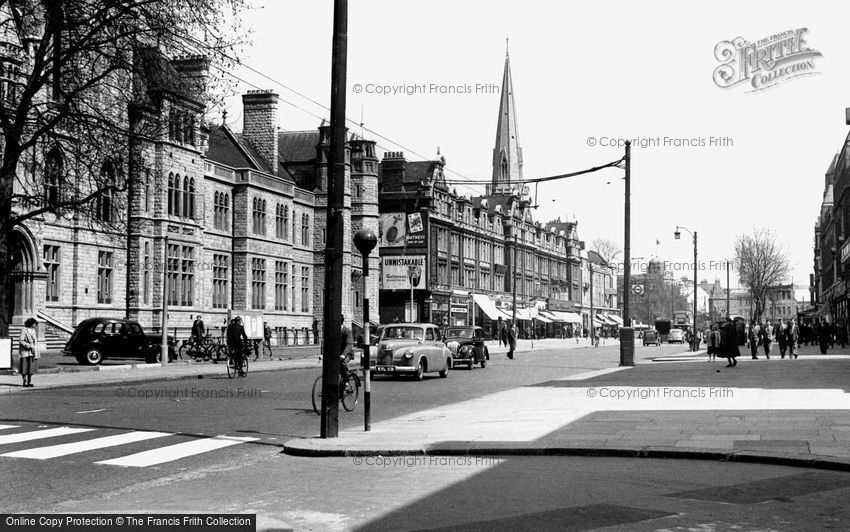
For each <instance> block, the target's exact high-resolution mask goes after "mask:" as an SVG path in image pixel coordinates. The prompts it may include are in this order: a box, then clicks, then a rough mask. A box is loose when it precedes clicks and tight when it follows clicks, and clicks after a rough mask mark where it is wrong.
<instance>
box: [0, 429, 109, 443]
mask: <svg viewBox="0 0 850 532" xmlns="http://www.w3.org/2000/svg"><path fill="white" fill-rule="evenodd" d="M92 430H95V429H81V428H71V427H58V428H55V429H45V430H34V431H31V432H21V433H18V434H4V435H3V436H0V445H6V444H9V443H19V442H23V441H32V440H41V439H43V438H55V437H56V436H67V435H68V434H77V433H79V432H89V431H92Z"/></svg>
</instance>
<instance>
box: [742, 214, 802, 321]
mask: <svg viewBox="0 0 850 532" xmlns="http://www.w3.org/2000/svg"><path fill="white" fill-rule="evenodd" d="M735 267H736V268H737V269H738V278H739V279H740V281H741V284H742V285H743V286H745V287H747V288H748V289H749V291H750V295H751V296H752V299H753V316H752V317H753V319H755V320H761V318H762V315H763V313H764V310H765V308H766V302H767V297H768V294H769V292H770V288H771V287H772V286H775V285H778V284H780V283H783V282H785V280H786V279H787V278H788V273H789V271H790V266H789V262H788V254H787V253H786V251H785V250H784V249H783V247H782V246H781V245H780V244H779V243H778V242H777V240H776V236H775V235H774V234H773V232H772V231H771V230H770V229H765V228H756V229H753V232H752V234H749V235H738V238H737V240H736V242H735Z"/></svg>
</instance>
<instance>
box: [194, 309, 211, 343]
mask: <svg viewBox="0 0 850 532" xmlns="http://www.w3.org/2000/svg"><path fill="white" fill-rule="evenodd" d="M206 332H207V329H206V327H205V326H204V320H202V319H201V315H200V314H198V315H197V317H195V321H194V323H192V340H193V341H194V342H195V345H196V346H198V347H200V346H201V344H203V343H204V336H205V335H206Z"/></svg>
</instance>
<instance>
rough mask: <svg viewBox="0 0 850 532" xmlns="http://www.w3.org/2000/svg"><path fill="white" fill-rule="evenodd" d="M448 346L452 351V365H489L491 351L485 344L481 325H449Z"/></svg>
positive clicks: (447, 331)
mask: <svg viewBox="0 0 850 532" xmlns="http://www.w3.org/2000/svg"><path fill="white" fill-rule="evenodd" d="M444 340H445V342H446V347H448V348H449V351H451V352H452V366H457V365H458V364H465V365H466V366H467V367H468V368H469V369H472V367H473V366H475V364H477V363H481V367H482V368H484V367H487V360H489V359H490V352H489V350H488V349H487V346H486V345H484V331H483V330H482V329H481V327H448V328H446V330H445V337H444Z"/></svg>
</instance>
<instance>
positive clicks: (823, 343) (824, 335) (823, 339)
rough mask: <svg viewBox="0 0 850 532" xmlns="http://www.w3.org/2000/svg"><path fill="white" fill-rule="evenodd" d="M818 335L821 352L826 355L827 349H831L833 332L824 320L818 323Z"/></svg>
mask: <svg viewBox="0 0 850 532" xmlns="http://www.w3.org/2000/svg"><path fill="white" fill-rule="evenodd" d="M817 334H818V345H819V346H820V352H821V354H822V355H825V354H826V349H827V347H829V342H830V340H831V339H832V331H831V330H830V326H829V323H827V321H826V320H822V321H821V322H820V323H818V327H817Z"/></svg>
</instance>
